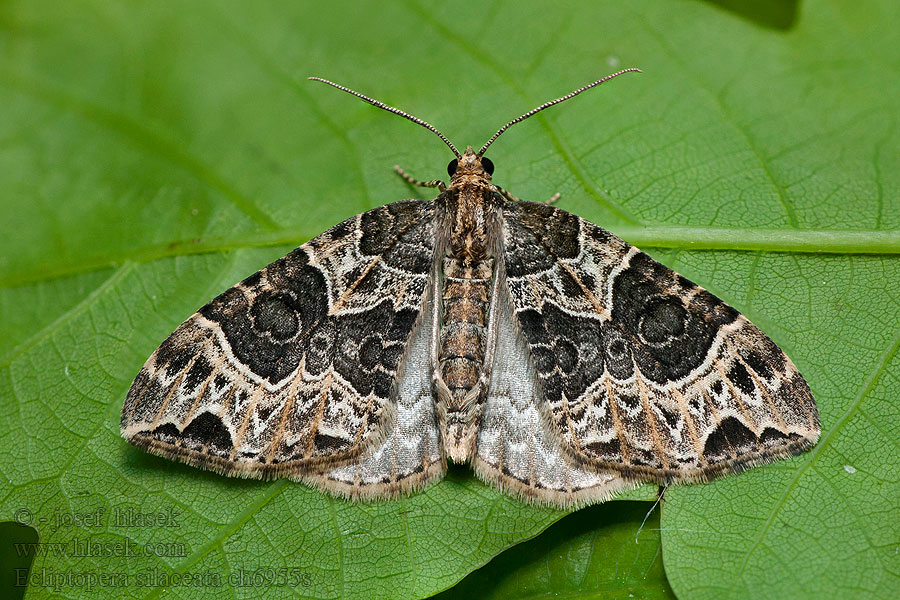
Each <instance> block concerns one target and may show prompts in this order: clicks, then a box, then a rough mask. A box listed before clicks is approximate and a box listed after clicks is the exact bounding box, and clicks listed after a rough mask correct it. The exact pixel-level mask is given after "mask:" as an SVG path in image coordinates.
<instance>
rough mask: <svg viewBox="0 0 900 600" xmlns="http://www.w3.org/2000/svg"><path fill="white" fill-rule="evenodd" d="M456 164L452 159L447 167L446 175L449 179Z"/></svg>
mask: <svg viewBox="0 0 900 600" xmlns="http://www.w3.org/2000/svg"><path fill="white" fill-rule="evenodd" d="M456 163H457V160H456V159H455V158H454V159H453V160H451V161H450V164H449V165H447V174H448V175H449V176H450V177H453V175H454V174H455V173H456Z"/></svg>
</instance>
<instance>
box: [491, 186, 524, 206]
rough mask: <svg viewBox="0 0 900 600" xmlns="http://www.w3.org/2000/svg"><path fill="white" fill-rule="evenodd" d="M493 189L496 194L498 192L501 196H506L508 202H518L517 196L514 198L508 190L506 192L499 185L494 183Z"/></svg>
mask: <svg viewBox="0 0 900 600" xmlns="http://www.w3.org/2000/svg"><path fill="white" fill-rule="evenodd" d="M494 190H495V191H496V192H497V193H498V194H500V195H501V196H503V197H504V198H506V199H507V200H509V201H510V202H519V201H520V200H519V199H518V198H516V197H515V196H513V195H512V194H510V193H509V192H507V191H506V190H504V189H503V188H502V187H500V186H499V185H495V186H494Z"/></svg>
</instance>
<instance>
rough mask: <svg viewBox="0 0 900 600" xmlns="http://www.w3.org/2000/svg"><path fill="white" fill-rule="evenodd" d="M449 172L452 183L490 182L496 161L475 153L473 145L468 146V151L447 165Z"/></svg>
mask: <svg viewBox="0 0 900 600" xmlns="http://www.w3.org/2000/svg"><path fill="white" fill-rule="evenodd" d="M447 174H448V175H449V176H450V182H451V185H452V184H454V183H464V182H466V181H471V182H472V183H490V181H491V175H493V174H494V163H493V162H491V159H489V158H486V157H484V156H481V155H479V154H475V151H474V150H473V149H472V146H467V147H466V153H465V154H463V155H462V156H460V157H459V158H454V159H453V160H451V161H450V164H448V165H447Z"/></svg>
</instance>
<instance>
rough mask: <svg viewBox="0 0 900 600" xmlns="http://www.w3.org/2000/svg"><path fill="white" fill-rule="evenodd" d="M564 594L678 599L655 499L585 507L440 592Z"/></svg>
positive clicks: (447, 596) (449, 596)
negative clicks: (667, 570)
mask: <svg viewBox="0 0 900 600" xmlns="http://www.w3.org/2000/svg"><path fill="white" fill-rule="evenodd" d="M648 510H652V511H653V512H652V513H651V514H650V515H648V514H647V511H648ZM645 519H646V522H645ZM560 597H562V598H595V599H597V600H603V599H607V598H609V599H612V598H641V599H642V600H656V599H661V600H671V599H674V598H675V595H674V594H673V593H672V590H671V589H669V584H668V583H667V582H666V578H665V574H664V573H663V568H662V556H661V554H660V536H659V511H657V510H655V506H654V505H652V504H649V503H647V502H607V503H606V504H600V505H596V506H591V507H589V508H585V509H584V510H580V511H578V512H576V513H574V514H571V515H569V516H567V517H566V518H564V519H562V520H561V521H559V522H558V523H555V524H554V525H553V526H551V527H550V528H548V529H547V531H545V532H544V533H543V534H541V536H540V537H538V538H537V539H534V540H531V541H528V542H525V543H524V544H519V545H518V546H516V547H515V548H512V549H510V550H507V551H506V552H504V553H503V554H501V555H500V556H499V557H497V558H496V559H494V560H493V561H491V562H490V563H489V564H487V565H486V566H484V567H482V568H481V569H479V570H477V571H475V572H474V573H472V574H471V575H469V576H468V577H466V578H465V579H463V580H462V581H461V582H460V583H459V584H458V585H456V586H455V587H454V588H452V589H450V590H448V591H446V592H444V593H442V594H438V595H437V596H435V597H434V598H435V600H453V599H455V598H484V599H485V600H494V599H502V598H518V599H519V600H526V599H539V598H560Z"/></svg>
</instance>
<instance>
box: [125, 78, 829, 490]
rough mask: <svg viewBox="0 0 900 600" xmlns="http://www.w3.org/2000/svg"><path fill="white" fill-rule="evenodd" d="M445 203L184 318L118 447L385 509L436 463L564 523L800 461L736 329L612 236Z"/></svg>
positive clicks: (769, 348)
mask: <svg viewBox="0 0 900 600" xmlns="http://www.w3.org/2000/svg"><path fill="white" fill-rule="evenodd" d="M636 70H637V69H625V70H624V71H619V72H618V73H614V74H612V75H609V76H607V77H604V78H603V79H600V80H598V81H595V82H594V83H591V84H590V85H588V86H585V87H583V88H580V89H578V90H576V91H574V92H572V93H571V94H568V95H567V96H563V97H562V98H558V99H556V100H553V101H551V102H547V103H546V104H543V105H541V106H539V107H537V108H535V109H534V110H532V111H530V112H528V113H525V114H524V115H522V116H521V117H519V118H517V119H514V120H512V121H510V122H509V123H507V124H506V125H504V126H503V127H502V128H500V130H499V131H497V133H496V134H494V136H493V137H491V138H490V139H489V140H488V142H487V143H486V144H484V146H483V147H482V148H481V150H479V151H478V152H477V153H476V152H474V151H473V149H472V147H471V146H470V147H468V148H467V149H466V151H465V152H464V153H460V152H459V151H458V150H457V149H456V147H455V146H454V145H453V144H451V143H450V141H449V140H448V139H447V138H446V137H444V135H443V134H441V133H440V132H439V131H438V130H437V129H435V128H434V127H432V126H431V125H429V124H428V123H426V122H425V121H422V120H421V119H418V118H416V117H413V116H412V115H409V114H407V113H404V112H403V111H400V110H399V109H396V108H393V107H390V106H387V105H385V104H383V103H381V102H378V101H376V100H373V99H371V98H368V97H366V96H363V95H362V94H359V93H357V92H354V91H352V90H349V89H347V88H344V87H342V86H339V85H337V84H334V83H331V82H329V81H325V80H319V81H323V82H324V83H327V84H330V85H332V86H334V87H336V88H339V89H341V90H343V91H346V92H348V93H351V94H354V95H356V96H358V97H359V98H362V99H363V100H365V101H367V102H369V103H371V104H373V105H375V106H377V107H379V108H382V109H385V110H388V111H390V112H393V113H395V114H398V115H400V116H402V117H404V118H407V119H409V120H411V121H413V122H415V123H418V124H419V125H422V126H423V127H426V128H427V129H429V130H430V131H432V132H434V133H435V134H437V135H438V136H439V137H440V138H441V139H442V140H443V141H444V142H445V143H446V144H447V146H448V147H449V148H450V149H451V150H452V151H453V153H454V155H455V158H454V159H453V160H452V161H451V162H450V165H449V167H448V172H449V175H450V183H449V185H445V184H444V183H443V182H440V181H431V182H427V183H423V182H418V181H416V180H414V179H412V178H411V177H409V176H408V175H406V174H404V173H403V172H402V171H400V170H399V169H398V172H400V174H401V175H403V176H404V177H405V178H406V179H407V181H409V182H410V183H413V184H418V185H422V186H425V187H436V188H437V189H438V190H439V192H440V193H439V195H438V196H437V197H436V198H435V199H433V200H427V201H426V200H405V201H401V202H396V203H393V204H388V205H386V206H382V207H381V208H376V209H374V210H371V211H369V212H366V213H363V214H361V215H357V216H355V217H352V218H350V219H348V220H346V221H344V222H343V223H340V224H338V225H335V226H334V227H332V228H331V229H329V230H328V231H326V232H325V233H323V234H321V235H319V236H318V237H316V238H314V239H312V240H310V241H309V242H307V243H305V244H303V245H302V246H300V247H299V248H297V249H296V250H294V251H293V252H291V253H290V254H288V255H287V256H285V257H283V258H281V259H279V260H276V261H275V262H273V263H272V264H271V265H269V266H267V267H266V268H264V269H262V270H261V271H259V272H257V273H255V274H253V275H251V276H250V277H248V278H247V279H245V280H244V281H242V282H240V283H238V284H237V285H235V286H234V287H232V288H230V289H228V290H226V291H225V292H224V293H223V294H221V295H220V296H219V297H217V298H215V299H214V300H212V301H211V302H210V303H209V304H207V305H206V306H204V307H203V308H201V309H200V310H199V311H198V312H197V313H196V314H194V315H193V316H191V317H190V318H189V319H188V320H187V321H185V322H184V323H183V324H182V325H181V326H180V327H178V329H176V330H175V332H174V333H173V334H172V335H170V336H169V338H168V339H166V340H165V341H164V342H163V343H162V345H161V346H160V347H159V348H158V349H157V350H156V352H154V353H153V355H152V356H151V357H150V358H149V360H148V361H147V363H146V364H145V365H144V367H143V368H142V369H141V371H140V373H139V374H138V376H137V378H136V379H135V380H134V383H133V384H132V386H131V389H130V391H129V392H128V397H127V399H126V401H125V405H124V407H123V410H122V423H121V425H122V435H123V436H124V437H125V438H126V439H127V440H128V441H129V442H131V443H132V444H135V445H137V446H139V447H141V448H143V449H145V450H147V451H149V452H152V453H154V454H159V455H162V456H165V457H168V458H172V459H175V460H179V461H182V462H185V463H188V464H191V465H194V466H197V467H201V468H205V469H211V470H213V471H216V472H219V473H222V474H224V475H230V476H239V477H289V478H291V479H296V480H300V481H303V482H305V483H307V484H310V485H312V486H315V487H317V488H319V489H322V490H325V491H328V492H331V493H334V494H337V495H341V496H346V497H350V498H368V499H381V498H392V497H396V496H398V495H400V494H402V493H404V492H412V491H414V490H418V489H420V488H422V487H424V486H425V485H427V484H428V483H430V482H432V481H435V480H437V479H440V478H441V477H442V476H443V474H444V473H445V471H446V469H447V460H448V459H450V460H453V461H454V462H457V463H470V464H471V465H472V466H473V467H474V469H475V472H476V474H477V475H478V476H479V477H480V478H481V479H483V480H484V481H486V482H487V483H489V484H491V485H494V486H496V487H499V488H500V489H502V490H504V491H507V492H511V493H513V494H514V495H516V496H517V497H519V498H522V499H524V500H530V501H535V502H539V503H546V504H552V505H556V506H571V505H576V504H584V503H589V502H595V501H602V500H606V499H608V498H609V497H610V496H611V495H612V494H614V493H616V492H618V491H620V490H623V489H626V488H630V487H634V486H636V485H637V484H638V483H640V482H643V481H653V482H657V483H659V484H668V483H671V482H682V481H705V480H709V479H711V478H713V477H716V476H718V475H721V474H725V473H730V472H735V471H740V470H742V469H744V468H746V467H749V466H753V465H756V464H760V463H765V462H769V461H772V460H775V459H777V458H780V457H783V456H787V455H791V454H796V453H798V452H800V451H802V450H804V449H805V448H808V447H809V446H811V445H812V444H814V443H815V441H816V439H817V438H818V436H819V430H820V427H819V417H818V411H817V409H816V405H815V402H814V400H813V398H812V395H811V394H810V391H809V387H808V386H807V384H806V382H805V381H804V379H803V377H801V375H800V373H799V372H798V371H797V368H796V367H795V366H794V364H793V363H792V362H791V361H790V359H789V358H788V357H787V356H786V355H785V354H784V353H783V352H782V351H781V349H779V348H778V346H776V345H775V343H773V342H772V340H770V339H769V338H768V337H766V336H765V335H764V334H763V333H762V332H761V331H760V330H759V329H757V328H756V327H755V326H754V325H753V324H751V323H750V322H749V321H748V320H747V319H746V318H745V317H743V316H742V315H741V314H740V313H738V312H737V311H735V310H734V309H733V308H731V307H730V306H728V305H727V304H725V303H723V302H722V301H721V300H719V299H718V298H716V297H715V296H713V295H712V294H710V293H709V292H707V291H706V290H704V289H702V288H700V287H698V286H696V285H694V284H693V283H691V282H690V281H688V280H687V279H685V278H684V277H682V276H680V275H678V274H677V273H675V272H673V271H671V270H670V269H668V268H666V267H664V266H662V265H661V264H659V263H658V262H656V261H655V260H653V259H652V258H650V257H649V256H647V255H646V254H644V253H643V252H640V251H639V250H638V249H637V248H635V247H633V246H631V245H629V244H628V243H626V242H624V241H622V240H621V239H619V238H617V237H616V236H614V235H612V234H611V233H609V232H608V231H606V230H604V229H602V228H600V227H598V226H596V225H594V224H592V223H589V222H587V221H585V220H584V219H581V218H579V217H576V216H574V215H572V214H570V213H567V212H565V211H563V210H560V209H558V208H555V207H552V206H550V205H549V204H548V203H534V202H524V201H519V200H518V199H516V198H514V197H513V196H511V195H510V194H509V193H508V192H506V191H505V190H503V189H502V188H500V187H498V186H496V185H494V184H493V183H491V175H492V173H493V170H494V166H493V164H492V163H491V161H490V160H489V159H488V158H486V157H485V156H484V153H485V151H486V150H487V149H488V147H489V146H490V145H491V144H492V143H493V142H494V140H496V139H497V137H498V136H499V135H500V134H502V133H503V132H504V131H505V130H506V129H507V128H508V127H510V126H512V125H514V124H516V123H518V122H520V121H522V120H524V119H526V118H528V117H530V116H531V115H533V114H535V113H537V112H539V111H541V110H543V109H545V108H547V107H549V106H552V105H554V104H557V103H559V102H562V101H564V100H567V99H569V98H571V97H573V96H575V95H577V94H580V93H581V92H583V91H585V90H587V89H590V88H592V87H594V86H596V85H600V84H601V83H603V82H605V81H608V80H609V79H611V78H613V77H615V76H617V75H620V74H622V73H625V72H628V71H636Z"/></svg>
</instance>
